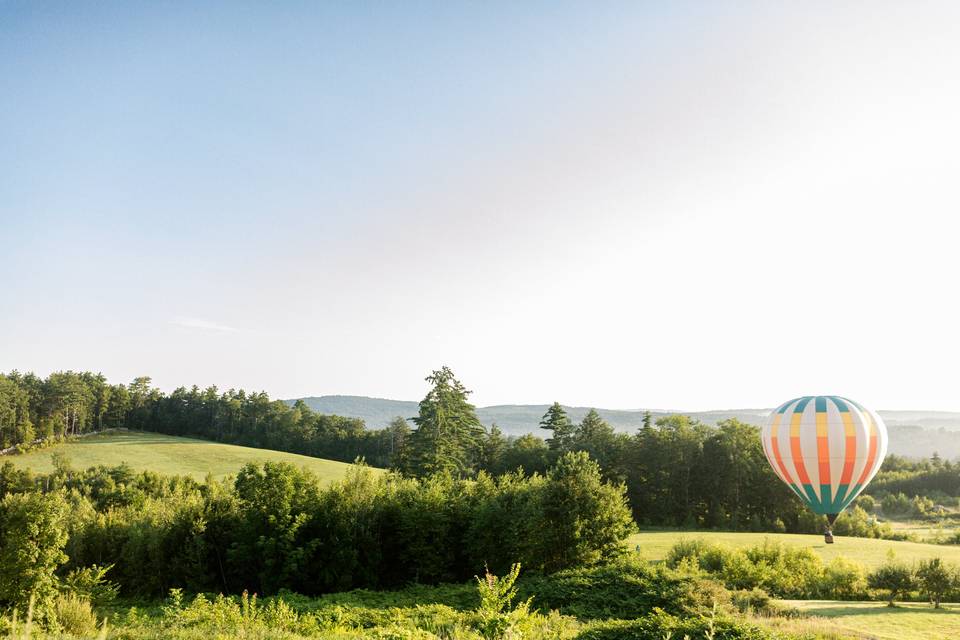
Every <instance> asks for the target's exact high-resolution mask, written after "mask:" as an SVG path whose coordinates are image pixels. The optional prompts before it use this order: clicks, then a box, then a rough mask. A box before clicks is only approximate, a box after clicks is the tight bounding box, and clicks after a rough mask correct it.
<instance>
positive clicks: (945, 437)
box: [287, 396, 960, 458]
mask: <svg viewBox="0 0 960 640" xmlns="http://www.w3.org/2000/svg"><path fill="white" fill-rule="evenodd" d="M303 401H304V402H306V403H307V405H308V406H309V407H310V408H311V409H313V410H315V411H319V412H321V413H333V414H337V415H341V416H349V417H352V418H362V419H363V421H364V422H365V423H366V424H367V426H368V427H370V428H372V429H380V428H383V427H384V426H386V425H387V423H388V422H390V420H392V419H393V418H395V417H396V416H402V417H404V418H412V417H413V416H415V415H417V403H416V402H413V401H409V400H387V399H384V398H368V397H366V396H317V397H311V398H303ZM287 402H289V403H291V404H292V403H293V402H295V400H288V401H287ZM547 406H548V405H545V404H515V405H511V404H505V405H494V406H490V407H478V408H477V416H478V417H479V418H480V421H481V422H482V423H483V424H485V425H487V426H490V425H492V424H496V425H497V426H498V427H500V428H501V429H502V430H503V431H504V432H505V433H507V434H509V435H523V434H525V433H537V432H538V429H539V427H538V425H539V423H540V418H541V417H542V416H543V414H544V413H545V412H546V410H547ZM564 409H566V411H567V414H568V415H569V416H570V418H571V419H572V420H573V421H575V422H578V421H580V420H582V419H583V416H584V415H586V413H587V411H589V410H590V408H589V407H568V406H564ZM597 411H599V412H600V415H602V416H603V418H604V419H605V420H606V421H607V422H609V423H610V424H611V425H612V426H613V427H614V428H615V429H616V430H618V431H623V432H631V431H635V430H636V429H637V428H638V427H639V426H640V425H641V423H642V421H643V413H644V410H643V409H637V410H633V411H629V410H620V409H600V408H598V409H597ZM650 413H651V414H652V416H653V418H654V419H657V418H658V417H662V416H665V415H671V414H675V413H682V414H684V415H688V416H691V417H693V418H696V419H698V420H700V421H701V422H705V423H707V424H711V425H715V424H717V423H718V422H720V421H721V420H726V419H728V418H736V419H737V420H740V421H741V422H747V423H750V424H763V421H764V420H765V419H766V416H767V414H769V413H770V409H730V410H717V411H684V410H682V409H678V410H676V411H672V410H671V411H667V410H662V409H657V410H651V411H650ZM880 415H881V416H882V417H883V419H884V421H885V422H886V423H887V426H888V427H890V451H891V452H892V453H896V454H898V455H905V456H911V457H929V456H931V455H933V453H934V452H937V453H939V454H940V455H941V456H943V457H945V458H956V457H960V412H953V411H880Z"/></svg>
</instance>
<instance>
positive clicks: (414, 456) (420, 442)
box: [404, 367, 484, 475]
mask: <svg viewBox="0 0 960 640" xmlns="http://www.w3.org/2000/svg"><path fill="white" fill-rule="evenodd" d="M426 380H427V382H429V383H430V384H432V385H433V388H432V389H430V391H429V393H427V395H426V397H425V398H424V399H423V400H421V401H420V413H419V415H418V416H417V417H415V418H413V422H414V424H415V425H417V428H416V429H415V430H414V431H413V432H412V433H411V434H410V436H409V438H408V441H409V445H408V447H407V452H406V453H407V455H406V460H405V464H404V468H405V470H406V471H407V472H408V473H412V474H415V475H430V474H433V473H438V472H450V473H453V474H454V475H465V474H469V473H471V472H473V471H475V470H476V465H477V462H478V457H479V455H480V448H481V445H482V440H483V436H484V429H483V426H482V425H481V424H480V420H479V419H478V418H477V414H476V410H475V407H474V406H473V405H472V404H470V403H469V402H468V401H467V396H468V395H469V394H470V392H469V391H467V389H466V388H465V387H464V386H463V385H462V384H461V383H460V381H459V380H457V379H456V378H455V377H454V375H453V372H452V371H451V370H450V369H449V368H448V367H443V368H442V369H440V370H439V371H434V372H433V373H432V374H431V375H430V376H428V377H427V378H426Z"/></svg>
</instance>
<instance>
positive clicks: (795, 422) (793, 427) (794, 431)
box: [790, 413, 810, 484]
mask: <svg viewBox="0 0 960 640" xmlns="http://www.w3.org/2000/svg"><path fill="white" fill-rule="evenodd" d="M801 416H803V414H802V413H793V414H792V415H791V417H790V454H791V455H792V456H793V466H794V467H796V469H797V477H798V478H799V479H800V484H810V476H808V475H807V466H806V465H805V464H803V451H802V450H801V449H800V418H801Z"/></svg>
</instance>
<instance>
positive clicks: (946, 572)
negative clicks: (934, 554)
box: [915, 558, 957, 609]
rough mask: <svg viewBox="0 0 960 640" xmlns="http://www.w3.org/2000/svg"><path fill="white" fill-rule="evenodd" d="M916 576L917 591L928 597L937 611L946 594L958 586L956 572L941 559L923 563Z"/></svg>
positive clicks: (932, 559) (931, 559)
mask: <svg viewBox="0 0 960 640" xmlns="http://www.w3.org/2000/svg"><path fill="white" fill-rule="evenodd" d="M915 576H916V584H917V589H919V590H920V593H922V594H924V595H926V596H927V597H928V598H929V599H930V601H931V602H932V603H933V606H934V608H937V609H939V608H940V601H941V599H942V598H943V596H944V594H945V593H947V592H948V591H950V590H951V589H954V588H955V587H956V585H957V573H956V570H955V569H952V568H949V567H947V566H946V565H945V564H944V563H943V561H942V560H941V559H940V558H930V559H929V560H924V561H922V562H921V563H920V566H918V567H917V571H916V574H915Z"/></svg>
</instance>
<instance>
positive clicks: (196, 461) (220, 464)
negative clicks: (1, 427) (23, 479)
mask: <svg viewBox="0 0 960 640" xmlns="http://www.w3.org/2000/svg"><path fill="white" fill-rule="evenodd" d="M55 452H63V453H65V454H66V455H67V456H68V457H69V458H70V461H71V463H72V465H73V466H74V467H76V468H79V469H85V468H87V467H90V466H95V465H101V464H102V465H108V466H111V465H118V464H120V463H122V462H126V463H127V464H129V465H130V466H131V467H133V468H134V469H137V470H150V471H156V472H159V473H166V474H177V475H188V476H192V477H194V478H196V479H197V480H203V479H204V478H205V477H206V476H207V473H212V474H213V476H214V477H215V478H223V477H224V476H227V475H231V474H235V473H236V472H237V471H239V470H240V468H241V467H242V466H243V465H244V464H245V463H247V462H289V463H290V464H293V465H296V466H298V467H306V468H307V469H309V470H310V471H312V472H314V473H316V474H317V475H318V476H319V477H320V478H321V479H323V480H324V481H327V482H332V481H334V480H339V479H340V478H343V477H344V475H346V472H347V470H348V469H350V467H351V466H352V465H350V464H346V463H343V462H334V461H333V460H324V459H322V458H311V457H310V456H301V455H297V454H294V453H283V452H281V451H271V450H268V449H254V448H251V447H238V446H236V445H231V444H220V443H217V442H208V441H206V440H194V439H192V438H178V437H176V436H166V435H161V434H157V433H144V432H140V431H128V432H114V433H108V434H104V435H100V436H90V437H87V438H79V439H77V440H72V441H69V442H65V443H62V444H58V445H55V446H53V447H48V448H45V449H39V450H37V451H31V452H30V453H25V454H20V455H9V456H3V457H0V462H6V461H8V460H9V461H10V462H12V463H13V464H14V465H16V466H18V467H21V468H30V469H33V470H34V471H38V472H48V471H51V470H52V469H53V465H52V463H51V455H52V454H53V453H55Z"/></svg>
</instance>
